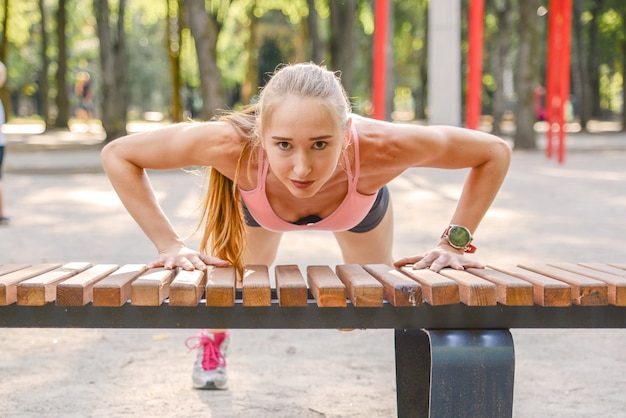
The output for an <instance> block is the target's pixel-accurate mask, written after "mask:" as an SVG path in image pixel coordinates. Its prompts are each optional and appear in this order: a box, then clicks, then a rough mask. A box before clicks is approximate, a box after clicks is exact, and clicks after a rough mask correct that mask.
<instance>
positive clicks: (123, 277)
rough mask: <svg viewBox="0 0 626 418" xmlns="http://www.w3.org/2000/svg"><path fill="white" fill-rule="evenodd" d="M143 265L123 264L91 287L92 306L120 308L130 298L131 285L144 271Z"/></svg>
mask: <svg viewBox="0 0 626 418" xmlns="http://www.w3.org/2000/svg"><path fill="white" fill-rule="evenodd" d="M147 268H148V267H147V266H146V265H145V264H125V265H123V266H122V267H120V268H119V269H117V270H116V271H114V272H113V273H112V274H111V275H109V276H107V277H105V278H104V279H102V280H100V281H99V282H97V283H96V284H94V286H93V305H94V306H122V305H124V304H125V303H126V302H128V301H129V300H130V298H131V284H132V283H133V281H134V280H135V279H137V277H139V276H140V275H142V274H143V273H144V272H145V271H146V270H147Z"/></svg>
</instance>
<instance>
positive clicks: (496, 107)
mask: <svg viewBox="0 0 626 418" xmlns="http://www.w3.org/2000/svg"><path fill="white" fill-rule="evenodd" d="M494 6H495V7H494V8H495V10H494V13H495V15H496V19H497V21H498V32H497V34H496V36H495V41H494V44H495V47H494V51H495V53H493V54H491V67H492V68H491V70H492V72H493V75H494V78H495V80H496V86H497V88H496V90H495V92H494V93H493V110H492V112H491V113H492V116H493V127H492V131H491V132H492V133H493V134H494V135H498V136H499V135H502V129H501V127H500V124H501V123H502V119H504V112H505V110H506V96H505V93H506V92H505V90H504V77H505V72H506V70H507V68H508V58H509V50H510V47H511V26H512V21H513V19H512V18H513V13H514V7H513V5H512V4H511V0H503V1H501V2H494Z"/></svg>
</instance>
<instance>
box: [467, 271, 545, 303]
mask: <svg viewBox="0 0 626 418" xmlns="http://www.w3.org/2000/svg"><path fill="white" fill-rule="evenodd" d="M466 271H467V272H468V273H471V274H473V275H475V276H478V277H481V278H483V279H485V280H488V281H490V282H491V283H493V284H495V285H496V296H497V300H498V303H501V304H503V305H511V306H531V305H532V304H533V285H532V284H530V283H529V282H527V281H525V280H522V279H519V278H517V277H515V276H510V275H508V274H505V273H502V272H501V271H496V270H491V269H488V268H486V269H478V268H468V269H467V270H466Z"/></svg>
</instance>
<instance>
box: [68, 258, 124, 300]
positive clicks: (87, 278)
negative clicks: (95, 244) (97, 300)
mask: <svg viewBox="0 0 626 418" xmlns="http://www.w3.org/2000/svg"><path fill="white" fill-rule="evenodd" d="M118 267H119V266H118V265H116V264H97V265H95V266H93V267H91V268H89V269H87V270H85V271H83V272H81V273H78V274H77V275H76V276H74V277H70V278H69V279H67V280H65V281H64V282H62V283H59V284H58V285H57V287H56V292H57V294H56V304H57V305H60V306H85V305H86V304H88V303H89V302H91V301H92V300H93V286H94V285H95V284H96V283H97V282H98V281H99V280H101V279H103V278H105V277H107V276H108V275H109V274H111V273H113V272H114V271H115V270H117V269H118Z"/></svg>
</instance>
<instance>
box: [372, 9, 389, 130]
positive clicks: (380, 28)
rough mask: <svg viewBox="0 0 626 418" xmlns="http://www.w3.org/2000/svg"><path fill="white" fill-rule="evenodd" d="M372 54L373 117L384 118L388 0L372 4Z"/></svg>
mask: <svg viewBox="0 0 626 418" xmlns="http://www.w3.org/2000/svg"><path fill="white" fill-rule="evenodd" d="M374 13H375V17H374V54H373V58H372V60H373V69H372V72H373V74H372V83H373V84H372V105H373V107H374V113H373V117H374V118H375V119H380V120H384V119H385V117H386V108H385V102H386V92H387V47H388V45H387V42H388V40H387V36H388V33H389V28H388V25H389V0H376V3H375V6H374Z"/></svg>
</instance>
